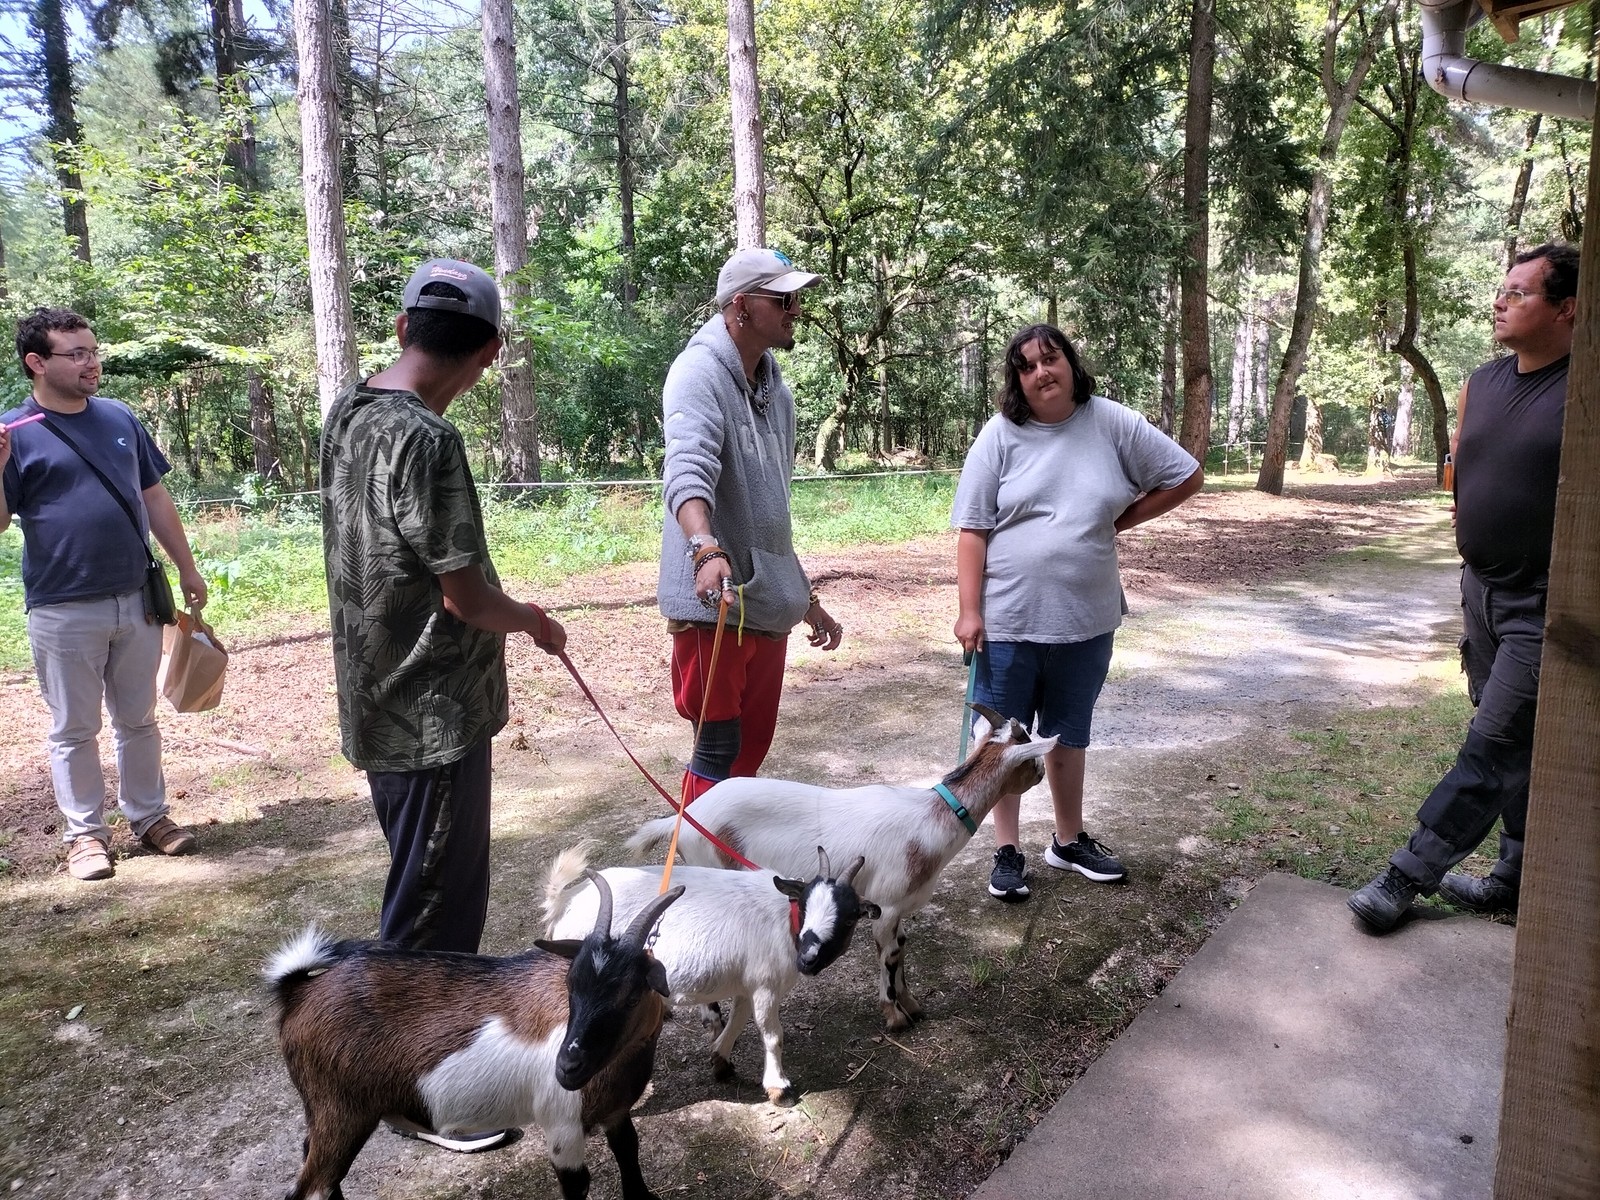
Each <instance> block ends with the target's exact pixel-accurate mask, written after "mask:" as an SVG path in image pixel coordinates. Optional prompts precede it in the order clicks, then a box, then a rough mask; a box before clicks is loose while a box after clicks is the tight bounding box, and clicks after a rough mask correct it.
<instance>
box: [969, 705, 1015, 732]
mask: <svg viewBox="0 0 1600 1200" xmlns="http://www.w3.org/2000/svg"><path fill="white" fill-rule="evenodd" d="M967 707H968V708H970V709H972V711H973V712H975V713H977V714H978V715H979V716H980V717H982V718H983V719H984V720H985V721H987V722H989V724H990V725H992V726H994V727H995V728H996V729H999V728H1000V726H1002V725H1004V724H1005V723H1006V719H1005V718H1004V717H1002V716H1001V715H1000V714H999V713H997V712H995V710H994V709H992V708H990V707H989V706H988V705H987V704H978V703H973V704H969V705H968V706H967Z"/></svg>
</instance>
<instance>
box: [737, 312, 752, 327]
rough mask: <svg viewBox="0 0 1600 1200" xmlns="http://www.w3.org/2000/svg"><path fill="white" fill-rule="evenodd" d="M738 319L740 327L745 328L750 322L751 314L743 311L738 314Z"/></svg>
mask: <svg viewBox="0 0 1600 1200" xmlns="http://www.w3.org/2000/svg"><path fill="white" fill-rule="evenodd" d="M738 321H739V328H740V329H743V328H744V327H745V326H746V325H748V324H750V314H749V313H747V312H743V311H741V312H740V313H739V316H738Z"/></svg>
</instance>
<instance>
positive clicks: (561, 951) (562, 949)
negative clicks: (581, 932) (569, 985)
mask: <svg viewBox="0 0 1600 1200" xmlns="http://www.w3.org/2000/svg"><path fill="white" fill-rule="evenodd" d="M533 944H534V945H535V946H537V947H539V949H541V950H543V951H544V952H545V953H546V954H554V955H555V956H556V957H557V958H565V959H568V960H571V959H574V958H577V957H578V948H579V947H580V946H582V945H583V943H582V942H581V941H574V940H573V939H572V938H561V939H559V940H554V939H551V938H538V939H536V940H535V941H534V943H533Z"/></svg>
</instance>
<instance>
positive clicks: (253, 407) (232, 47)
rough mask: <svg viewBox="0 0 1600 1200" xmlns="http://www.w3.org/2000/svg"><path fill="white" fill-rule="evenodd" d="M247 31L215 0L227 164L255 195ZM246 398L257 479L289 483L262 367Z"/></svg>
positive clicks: (237, 9) (236, 5)
mask: <svg viewBox="0 0 1600 1200" xmlns="http://www.w3.org/2000/svg"><path fill="white" fill-rule="evenodd" d="M243 28H244V5H243V3H242V0H211V50H212V55H213V56H214V58H215V60H216V67H217V100H218V103H219V105H220V106H221V108H222V110H223V111H224V112H227V111H228V110H229V109H230V108H232V109H233V110H234V111H235V112H237V113H238V115H239V130H238V133H237V134H236V135H235V136H233V137H231V138H229V139H228V148H227V162H228V166H229V168H230V169H231V170H232V171H233V175H234V178H235V179H236V180H238V183H239V187H240V188H241V189H242V190H244V191H248V192H253V191H255V190H257V188H258V187H259V186H260V179H259V177H258V175H257V173H256V123H255V119H254V118H253V117H252V116H251V113H250V108H249V101H248V97H247V95H246V93H245V77H244V73H243V70H242V69H241V66H240V63H239V33H240V31H241V30H242V29H243ZM241 232H244V233H248V232H250V231H249V230H243V231H241ZM245 269H246V270H247V271H248V272H249V276H250V280H251V282H252V283H253V282H254V280H255V278H256V277H257V276H258V275H260V273H261V258H260V256H259V255H256V254H251V255H248V256H247V257H246V259H245ZM245 392H246V395H247V396H248V398H249V405H250V449H251V454H252V457H253V459H254V464H253V465H254V468H255V473H256V474H257V475H259V476H261V478H263V479H270V480H273V481H277V480H279V479H282V478H283V463H282V455H281V454H280V452H279V449H278V416H277V413H276V412H274V411H273V403H272V386H271V385H270V384H269V383H268V382H267V380H266V378H265V376H263V375H262V373H261V368H260V367H254V366H252V367H246V368H245Z"/></svg>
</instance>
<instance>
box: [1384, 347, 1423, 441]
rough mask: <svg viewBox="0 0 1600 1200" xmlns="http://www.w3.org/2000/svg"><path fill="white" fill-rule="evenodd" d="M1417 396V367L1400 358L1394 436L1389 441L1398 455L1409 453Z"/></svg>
mask: <svg viewBox="0 0 1600 1200" xmlns="http://www.w3.org/2000/svg"><path fill="white" fill-rule="evenodd" d="M1416 396H1417V369H1416V368H1415V367H1413V366H1412V365H1411V364H1410V363H1408V362H1406V361H1405V359H1401V360H1400V390H1399V391H1398V392H1397V393H1396V394H1395V401H1394V436H1393V438H1391V439H1390V440H1391V443H1392V444H1393V446H1394V452H1395V453H1396V454H1398V455H1410V453H1411V413H1412V406H1413V404H1414V403H1415V401H1416Z"/></svg>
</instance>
